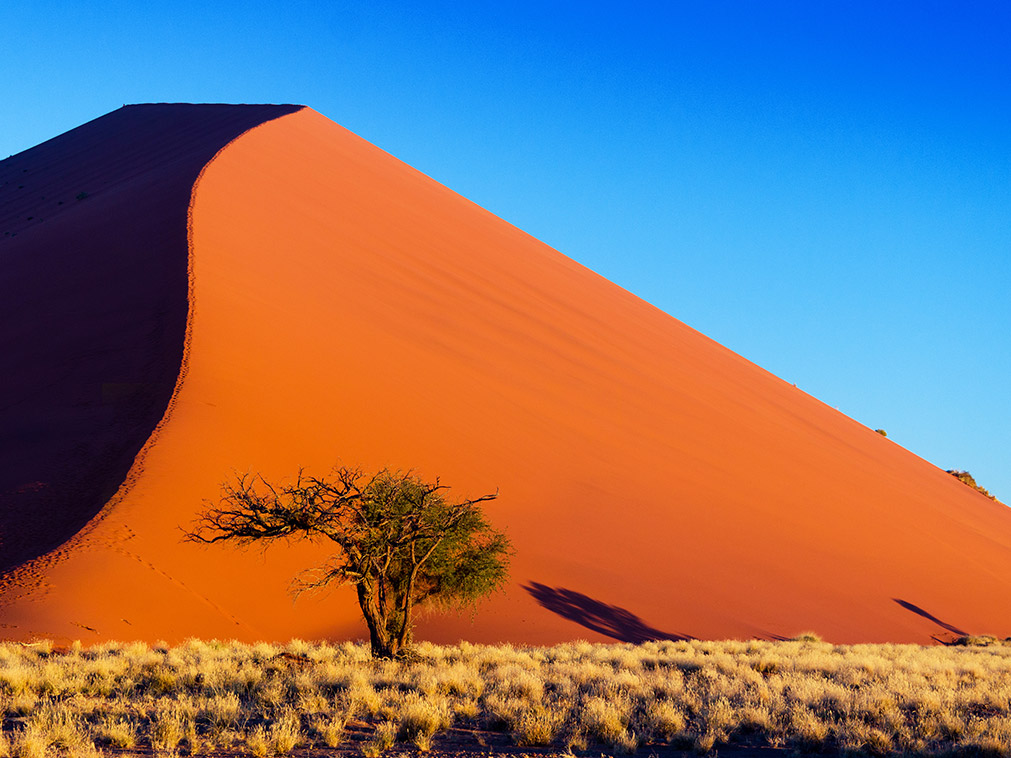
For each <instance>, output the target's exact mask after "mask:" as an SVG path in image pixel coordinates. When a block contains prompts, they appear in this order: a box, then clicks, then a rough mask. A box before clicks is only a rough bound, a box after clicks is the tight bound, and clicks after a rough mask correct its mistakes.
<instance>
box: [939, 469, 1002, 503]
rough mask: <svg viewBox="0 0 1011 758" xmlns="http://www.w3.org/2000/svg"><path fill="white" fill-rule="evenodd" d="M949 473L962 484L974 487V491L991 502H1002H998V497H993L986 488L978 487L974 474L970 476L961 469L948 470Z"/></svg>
mask: <svg viewBox="0 0 1011 758" xmlns="http://www.w3.org/2000/svg"><path fill="white" fill-rule="evenodd" d="M948 473H949V474H951V475H952V476H953V477H955V478H956V479H958V481H960V482H962V484H964V485H966V486H968V487H972V488H973V489H974V490H976V492H978V493H979V494H981V495H983V496H984V497H988V498H990V499H991V500H995V501H997V502H1000V501H999V500H997V498H996V497H994V496H993V495H991V494H990V493H989V492H988V491H987V490H986V489H985V488H983V487H981V486H980V485H978V484H977V483H976V480H975V479H974V478H973V476H972V474H970V473H969V472H968V471H961V470H959V469H948Z"/></svg>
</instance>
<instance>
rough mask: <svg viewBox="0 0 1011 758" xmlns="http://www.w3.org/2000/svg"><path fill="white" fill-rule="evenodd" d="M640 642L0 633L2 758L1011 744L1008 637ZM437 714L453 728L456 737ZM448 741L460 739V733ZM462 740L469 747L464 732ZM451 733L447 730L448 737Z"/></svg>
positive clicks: (930, 751) (922, 750)
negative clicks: (43, 639) (12, 636)
mask: <svg viewBox="0 0 1011 758" xmlns="http://www.w3.org/2000/svg"><path fill="white" fill-rule="evenodd" d="M814 637H815V636H814V635H809V634H805V635H802V639H799V640H793V641H788V642H764V641H728V642H700V641H691V642H649V643H645V644H642V645H630V644H614V645H595V644H589V643H585V642H576V643H570V644H566V645H558V646H555V647H546V648H537V647H532V648H527V647H513V646H509V645H503V646H483V645H471V644H467V643H461V644H460V645H459V646H449V647H440V646H436V645H431V644H426V643H420V644H418V646H417V648H416V653H417V656H416V657H415V658H413V659H412V660H410V661H389V660H376V659H373V658H372V656H371V654H370V650H369V647H368V646H367V645H363V644H358V643H343V644H312V643H307V642H303V641H300V640H293V641H292V642H291V643H289V644H287V645H283V646H281V645H271V644H266V643H258V644H255V645H245V644H240V643H236V642H228V643H224V642H217V641H211V642H202V641H197V640H193V641H190V642H188V643H186V644H184V645H181V646H178V647H172V648H169V647H160V646H156V647H149V646H147V645H144V644H140V643H131V644H115V643H110V644H106V645H101V646H98V647H95V648H90V649H84V648H81V647H80V646H74V647H72V648H70V649H68V650H55V649H53V647H52V646H51V645H50V644H48V643H42V644H39V645H36V646H29V647H26V646H21V645H16V644H10V643H8V644H2V645H0V703H2V704H3V706H4V719H3V731H2V733H0V755H3V754H8V753H9V754H11V755H17V756H31V755H38V756H47V755H56V754H74V755H99V754H101V752H100V751H109V752H111V753H120V754H122V751H124V750H135V751H137V752H141V753H144V752H152V751H153V752H155V753H159V754H173V753H174V754H183V755H186V754H196V753H201V754H207V753H214V754H228V753H233V754H236V755H239V754H245V755H250V754H251V755H262V756H266V755H284V754H288V753H292V752H295V753H296V754H302V752H301V751H304V750H311V751H313V754H314V755H317V754H318V755H326V754H328V751H332V750H340V751H343V752H344V753H345V754H346V753H349V752H350V753H358V754H362V755H365V756H373V757H374V758H375V757H376V756H380V755H382V754H384V753H386V752H387V751H389V750H390V749H391V748H394V747H396V748H397V750H398V752H400V751H401V750H402V749H409V750H418V751H420V752H426V751H428V750H429V749H432V750H443V751H444V750H447V749H448V750H451V751H461V750H468V749H469V750H473V751H474V752H485V753H486V752H488V750H489V748H494V747H495V745H502V746H505V745H506V744H513V745H517V746H546V747H547V748H548V749H553V750H555V751H557V752H562V751H564V750H574V751H585V752H587V753H588V754H592V755H599V754H601V753H602V752H605V753H607V754H610V755H614V754H619V753H629V752H636V751H637V752H639V753H640V754H648V753H649V752H657V750H658V749H659V748H661V747H662V746H665V745H671V746H672V747H674V748H675V749H682V750H696V751H698V752H702V753H705V752H707V751H710V750H719V749H720V748H721V747H723V746H728V745H758V746H761V745H770V746H777V747H786V748H790V749H796V750H830V751H839V750H842V751H848V752H856V753H874V754H888V753H894V754H898V753H903V754H906V753H909V754H913V753H915V754H918V755H949V754H970V753H971V754H977V755H984V754H985V755H994V756H999V755H1004V756H1006V755H1009V754H1011V644H1008V643H1006V642H1004V641H1001V640H997V639H995V638H993V637H983V636H978V637H966V638H964V639H962V640H960V641H959V644H957V645H952V646H947V647H945V646H936V647H929V648H924V647H918V646H915V645H852V646H848V645H833V644H830V643H827V642H821V641H818V640H817V639H814ZM450 727H454V729H453V731H452V736H451V735H450ZM461 735H470V736H469V737H464V736H461ZM468 739H469V740H470V742H467V741H466V740H468ZM451 740H455V742H450V741H451Z"/></svg>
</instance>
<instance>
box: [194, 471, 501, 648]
mask: <svg viewBox="0 0 1011 758" xmlns="http://www.w3.org/2000/svg"><path fill="white" fill-rule="evenodd" d="M447 489H449V488H448V487H447V486H446V485H443V484H441V483H440V481H439V479H436V480H435V481H434V483H429V482H425V481H424V480H422V479H421V478H420V477H418V476H417V475H415V474H414V473H412V472H406V473H404V472H400V471H392V470H390V469H382V470H380V471H379V472H377V473H375V474H371V475H367V474H365V473H364V472H363V471H362V470H361V469H360V468H345V467H340V468H336V469H334V471H333V472H332V474H331V475H330V476H328V477H322V478H317V477H312V476H306V475H305V474H304V473H303V472H301V471H300V472H299V473H298V475H297V477H296V478H295V480H294V481H293V482H287V483H279V484H274V483H270V482H268V481H266V480H265V479H264V478H263V477H262V476H259V475H255V474H246V475H243V476H239V477H237V479H236V480H235V481H233V482H228V483H226V484H224V485H222V496H221V499H220V501H219V503H218V504H217V505H216V506H212V507H209V508H207V509H206V510H205V511H204V512H203V513H202V514H201V515H200V517H199V519H198V521H197V522H196V525H195V527H194V529H193V530H192V531H190V532H188V533H187V538H188V539H190V540H192V541H195V542H201V543H208V544H210V543H216V542H224V541H228V542H233V543H235V544H236V545H240V546H242V545H249V544H252V543H261V542H263V541H268V542H269V541H272V540H277V539H286V540H290V539H307V540H313V541H317V540H329V541H330V542H333V543H334V544H335V545H336V546H337V548H338V551H337V552H336V553H335V554H334V555H333V556H332V558H331V559H330V560H329V561H327V562H326V563H325V564H324V565H322V566H319V567H317V568H315V569H311V570H309V571H307V572H303V574H301V575H299V577H297V578H296V579H295V581H294V582H293V588H294V589H295V591H296V592H302V591H305V590H309V589H314V588H320V587H324V586H326V585H329V584H331V583H334V584H352V585H354V586H355V588H356V590H357V593H358V603H359V605H360V606H361V610H362V615H363V616H364V618H365V622H366V624H367V625H368V628H369V634H370V637H371V643H372V654H373V655H374V656H376V657H382V658H389V657H396V656H399V655H401V654H403V652H404V651H405V650H406V649H407V647H408V646H409V644H410V642H411V634H412V628H413V610H414V607H415V606H417V605H420V604H423V603H429V604H438V605H441V606H456V607H459V606H466V605H472V604H476V602H477V601H478V600H480V599H481V598H482V597H484V596H485V595H487V594H489V593H491V592H492V591H494V590H496V589H499V588H501V587H502V586H503V584H504V583H505V581H506V578H507V575H508V564H509V555H510V554H511V552H512V549H511V545H510V542H509V539H508V538H507V537H506V536H505V534H503V533H502V532H499V531H496V530H495V529H493V528H492V526H491V525H490V523H489V522H488V520H487V519H486V517H485V515H484V513H483V511H482V509H481V503H484V502H487V501H490V500H494V499H495V498H496V497H497V496H498V493H494V494H489V495H482V496H480V497H477V498H474V499H469V500H468V499H463V500H451V499H448V498H447V497H446V495H445V491H446V490H447Z"/></svg>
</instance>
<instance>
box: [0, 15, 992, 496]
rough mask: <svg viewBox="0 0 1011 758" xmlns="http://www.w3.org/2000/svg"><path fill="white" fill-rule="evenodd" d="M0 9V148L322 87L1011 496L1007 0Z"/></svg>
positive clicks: (515, 216)
mask: <svg viewBox="0 0 1011 758" xmlns="http://www.w3.org/2000/svg"><path fill="white" fill-rule="evenodd" d="M628 6H631V9H630V8H629V7H628ZM0 28H2V29H3V38H2V41H0V50H2V52H3V64H2V66H0V95H2V103H3V116H2V119H0V156H6V155H8V154H11V153H16V152H19V151H21V150H24V149H26V148H28V147H31V146H32V145H34V144H37V143H39V142H41V141H43V140H46V139H48V138H50V137H52V136H55V135H57V134H59V133H61V132H64V131H66V130H68V129H70V128H72V127H74V126H77V125H78V124H80V123H83V122H85V121H88V120H90V119H92V118H95V117H97V116H100V115H102V114H103V113H106V112H108V111H110V110H113V109H115V108H118V107H119V106H120V105H122V104H124V103H136V102H152V101H190V102H296V103H303V104H306V105H309V106H311V107H313V108H315V109H316V110H317V111H319V112H321V113H323V114H324V115H326V116H328V117H329V118H331V119H333V120H335V121H337V122H339V123H341V124H343V125H344V126H346V127H348V128H349V129H351V130H352V131H354V132H356V133H358V134H360V135H361V136H363V137H365V138H366V139H368V140H370V141H371V142H373V143H375V144H377V145H378V146H380V147H381V148H383V149H385V150H387V151H388V152H390V153H392V154H394V155H396V156H397V157H399V158H401V159H403V160H404V161H406V162H408V163H410V164H411V165H413V166H415V167H416V168H418V169H420V170H421V171H424V172H425V173H427V174H429V175H430V176H432V177H434V178H435V179H437V180H438V181H440V182H442V183H443V184H446V185H448V186H449V187H451V188H452V189H454V190H456V191H457V192H460V193H461V194H463V195H465V196H466V197H468V198H470V199H471V200H473V201H475V202H476V203H478V204H480V205H482V206H484V207H486V208H488V209H489V210H491V211H493V212H494V213H496V214H498V215H499V216H501V217H503V218H505V219H506V220H508V221H510V222H512V223H513V224H515V225H517V226H519V227H520V228H522V229H524V230H526V231H527V232H529V233H531V234H533V235H534V236H536V237H538V238H540V239H542V240H544V241H545V242H547V243H548V244H550V245H552V246H553V247H555V248H557V249H558V250H560V251H562V252H563V253H565V254H566V255H568V256H570V257H572V258H574V259H576V260H577V261H580V262H581V263H583V264H585V265H587V266H589V267H590V268H592V269H594V270H596V271H598V272H599V273H601V274H603V275H604V276H606V277H608V278H609V279H612V280H613V281H615V282H617V283H618V284H620V285H622V286H623V287H625V288H626V289H628V290H631V291H632V292H634V293H635V294H637V295H639V296H641V297H643V298H645V299H646V300H648V301H650V302H651V303H653V304H655V305H657V306H658V307H660V308H662V309H663V310H665V311H667V312H668V313H670V314H672V315H674V316H676V317H677V318H679V319H681V320H682V321H684V322H686V323H687V324H689V325H691V326H693V327H695V328H697V329H699V330H700V331H702V332H704V333H705V334H707V335H709V336H710V337H712V338H714V339H716V340H718V341H719V342H722V343H723V344H724V345H727V346H728V347H730V348H731V349H733V350H735V351H736V352H738V353H740V354H742V355H744V356H745V357H747V358H749V359H750V360H752V361H754V362H756V363H758V364H759V365H761V366H763V367H765V368H767V369H768V370H770V371H772V372H773V373H775V374H777V375H779V376H781V377H783V378H784V379H786V380H787V381H790V382H794V383H796V384H797V385H798V386H799V387H800V388H801V389H804V390H806V391H807V392H809V393H811V394H813V395H815V396H816V397H818V398H820V399H822V400H823V401H825V402H826V403H828V404H829V405H831V406H837V407H838V408H839V409H840V410H842V411H843V412H845V413H847V414H849V415H850V416H852V417H854V418H855V419H857V420H858V421H860V422H862V423H865V424H867V425H869V426H871V427H883V428H885V429H886V430H887V431H888V433H889V436H890V438H891V439H893V440H895V441H896V442H898V443H899V444H901V445H903V446H905V447H907V448H909V449H910V450H912V451H913V452H915V453H917V454H919V455H921V456H923V457H925V458H927V459H928V460H930V461H932V462H933V463H936V464H937V465H939V466H941V467H943V468H952V467H957V468H965V469H968V470H969V471H971V472H972V473H973V474H974V475H975V476H976V478H977V479H978V480H979V481H980V482H981V483H982V484H983V485H984V486H986V487H988V488H989V489H990V490H991V491H993V492H994V493H995V494H997V495H998V496H999V497H1001V498H1002V499H1004V500H1006V501H1011V467H1009V463H1011V456H1009V452H1011V393H1009V386H1011V379H1009V377H1011V298H1009V292H1011V42H1009V41H1011V3H1007V2H1003V1H1001V2H997V1H995V2H990V3H983V2H972V0H952V1H951V2H945V3H938V2H929V1H928V0H921V1H920V2H881V1H880V0H875V1H873V2H833V1H832V0H827V1H826V2H799V1H797V0H793V1H791V2H751V1H746V0H739V1H738V2H723V1H721V0H704V1H703V0H700V1H699V2H676V1H674V0H672V1H670V2H631V3H618V2H613V3H595V2H564V3H563V2H552V0H537V1H536V2H524V1H517V2H508V3H505V2H500V3H496V2H473V1H468V2H457V3H451V2H441V1H439V0H435V1H434V2H385V1H384V0H374V1H372V2H364V1H363V2H358V1H357V0H355V1H353V2H339V1H338V2H322V1H321V0H317V1H316V2H301V1H299V0H294V1H292V2H283V3H282V2H257V0H247V1H245V2H230V1H229V0H222V1H221V2H209V1H208V0H201V1H200V2H189V1H188V0H182V1H175V2H166V3H144V2H137V1H136V0H129V1H125V0H117V1H109V2H103V1H102V0H95V1H93V2H78V1H71V0H67V1H66V2H55V1H54V0H30V1H29V0H3V2H0ZM0 275H2V273H0Z"/></svg>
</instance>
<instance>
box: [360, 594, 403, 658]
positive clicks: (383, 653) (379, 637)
mask: <svg viewBox="0 0 1011 758" xmlns="http://www.w3.org/2000/svg"><path fill="white" fill-rule="evenodd" d="M356 589H357V590H358V605H359V606H361V609H362V616H364V617H365V624H366V625H367V626H368V628H369V644H370V646H371V648H372V657H373V658H394V657H395V656H396V655H397V653H398V652H399V651H400V642H401V641H400V640H396V639H393V638H392V637H391V635H390V633H389V629H388V628H387V619H386V618H385V616H384V614H383V612H382V609H381V608H380V606H379V604H378V603H377V600H376V597H375V591H374V590H373V588H372V587H371V586H370V585H368V584H367V583H365V582H359V583H358V584H357V585H356Z"/></svg>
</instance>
